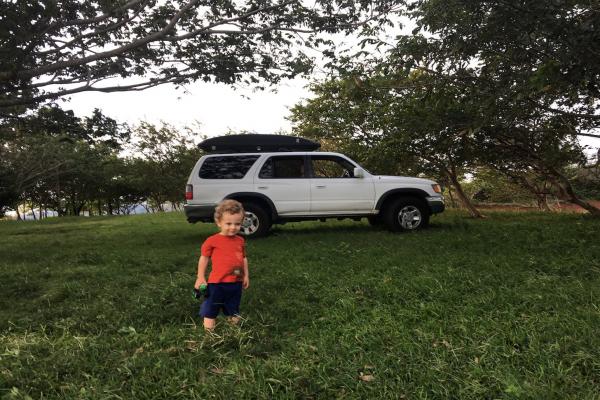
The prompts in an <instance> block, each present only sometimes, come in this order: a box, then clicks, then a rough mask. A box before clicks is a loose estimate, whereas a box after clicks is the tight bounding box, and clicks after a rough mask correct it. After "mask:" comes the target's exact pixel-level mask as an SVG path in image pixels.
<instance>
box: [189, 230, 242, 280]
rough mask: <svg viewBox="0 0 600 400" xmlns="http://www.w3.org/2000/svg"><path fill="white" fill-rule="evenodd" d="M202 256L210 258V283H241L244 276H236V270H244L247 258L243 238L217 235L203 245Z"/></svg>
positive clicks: (209, 238)
mask: <svg viewBox="0 0 600 400" xmlns="http://www.w3.org/2000/svg"><path fill="white" fill-rule="evenodd" d="M200 251H201V254H202V255H203V256H205V257H210V261H211V263H212V268H211V271H210V274H209V275H208V283H220V282H241V281H242V280H243V278H242V275H234V270H235V269H238V268H241V269H242V270H243V268H244V258H245V257H246V250H245V240H244V238H243V237H241V236H237V235H236V236H225V235H221V234H220V233H217V234H215V235H212V236H210V237H208V238H207V239H206V240H205V241H204V243H202V248H201V250H200Z"/></svg>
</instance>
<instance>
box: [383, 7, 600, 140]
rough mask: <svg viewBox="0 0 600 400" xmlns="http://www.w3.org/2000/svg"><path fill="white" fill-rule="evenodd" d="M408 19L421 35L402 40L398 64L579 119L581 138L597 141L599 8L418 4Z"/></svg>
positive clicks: (399, 44) (599, 96)
mask: <svg viewBox="0 0 600 400" xmlns="http://www.w3.org/2000/svg"><path fill="white" fill-rule="evenodd" d="M408 12H409V13H410V16H411V17H412V18H413V19H414V21H415V23H416V28H415V29H414V30H413V36H403V37H400V38H399V39H400V40H399V41H398V46H397V48H396V50H397V51H396V56H397V57H395V61H396V62H400V63H402V65H403V66H404V67H406V68H410V69H412V68H415V67H418V68H423V69H428V70H431V71H434V72H435V73H437V74H439V75H442V76H445V77H446V78H447V79H452V80H454V81H456V82H461V83H462V84H463V85H473V84H476V85H478V86H483V85H486V86H487V87H489V88H490V89H491V90H492V91H493V93H495V95H496V96H497V97H498V98H501V99H507V98H508V99H512V100H516V101H519V102H528V103H531V105H532V106H533V107H534V108H536V109H537V110H538V112H545V113H547V114H549V115H551V116H569V117H574V118H576V121H577V127H578V128H579V129H578V134H579V135H584V134H590V135H592V136H596V137H598V135H597V134H596V135H594V134H593V133H590V132H589V130H590V129H591V130H593V129H597V128H598V126H599V125H598V124H599V123H600V115H598V110H599V107H600V103H599V99H600V65H599V63H598V55H599V54H600V31H599V30H598V29H597V26H598V24H599V23H600V9H599V8H598V4H597V2H595V1H591V2H590V1H583V0H539V1H534V2H533V1H532V2H523V1H521V0H500V1H476V2H475V1H468V0H453V1H451V2H448V1H445V0H418V1H416V2H414V3H412V4H411V5H410V6H409V7H408ZM419 33H424V34H425V35H423V34H419ZM407 50H409V51H408V52H407Z"/></svg>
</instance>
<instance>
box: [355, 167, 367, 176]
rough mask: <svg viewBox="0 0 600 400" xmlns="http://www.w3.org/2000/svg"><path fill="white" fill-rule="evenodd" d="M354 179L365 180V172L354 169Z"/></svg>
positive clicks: (360, 169)
mask: <svg viewBox="0 0 600 400" xmlns="http://www.w3.org/2000/svg"><path fill="white" fill-rule="evenodd" d="M354 177H355V178H364V177H365V170H364V169H362V168H354Z"/></svg>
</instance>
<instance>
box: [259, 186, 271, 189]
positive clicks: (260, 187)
mask: <svg viewBox="0 0 600 400" xmlns="http://www.w3.org/2000/svg"><path fill="white" fill-rule="evenodd" d="M268 188H269V187H268V186H259V187H258V189H268Z"/></svg>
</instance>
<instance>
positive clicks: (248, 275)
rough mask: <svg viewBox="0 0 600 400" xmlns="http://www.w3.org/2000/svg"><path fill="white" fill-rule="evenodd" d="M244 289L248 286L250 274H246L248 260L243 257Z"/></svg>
mask: <svg viewBox="0 0 600 400" xmlns="http://www.w3.org/2000/svg"><path fill="white" fill-rule="evenodd" d="M242 286H243V287H244V289H248V287H249V286H250V274H249V273H248V259H247V258H246V257H244V281H243V282H242Z"/></svg>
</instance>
